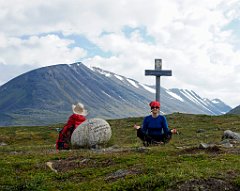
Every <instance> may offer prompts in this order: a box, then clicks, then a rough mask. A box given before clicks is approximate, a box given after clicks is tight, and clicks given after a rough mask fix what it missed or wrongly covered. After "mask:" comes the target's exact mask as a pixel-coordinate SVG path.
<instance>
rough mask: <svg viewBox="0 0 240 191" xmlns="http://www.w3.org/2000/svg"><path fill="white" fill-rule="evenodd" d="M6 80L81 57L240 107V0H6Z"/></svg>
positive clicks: (0, 7)
mask: <svg viewBox="0 0 240 191" xmlns="http://www.w3.org/2000/svg"><path fill="white" fill-rule="evenodd" d="M0 25H1V29H0V71H4V72H2V75H1V76H0V85H2V84H4V83H6V82H7V81H9V80H10V79H12V78H14V77H16V76H18V75H20V74H22V73H25V72H27V71H29V70H32V69H37V68H39V67H43V66H49V65H55V64H63V63H69V64H70V63H74V62H82V63H84V64H85V65H87V66H96V67H100V68H102V69H105V70H108V71H111V72H115V73H117V74H120V75H123V76H126V77H129V78H132V79H135V80H137V81H139V82H141V83H144V84H150V85H152V84H154V83H155V80H154V78H153V77H146V76H144V70H145V69H153V68H154V59H155V58H161V59H162V60H163V69H171V70H172V72H173V76H172V77H168V78H163V79H162V80H161V83H162V86H163V87H165V88H182V89H189V90H194V91H195V92H197V93H198V94H199V95H200V96H202V97H206V98H209V99H214V98H219V99H221V100H222V101H224V102H225V103H226V104H228V105H230V106H232V107H236V106H237V105H240V96H239V92H240V85H239V84H240V0H228V1H226V0H211V1H209V0H201V1H195V0H168V1H163V0H152V1H147V0H129V1H125V0H119V1H117V2H116V1H110V0H101V1H97V0H89V1H84V0H78V1H76V0H68V1H65V0H51V1H44V0H33V1H27V0H20V1H19V2H18V3H16V1H14V0H8V1H4V0H0Z"/></svg>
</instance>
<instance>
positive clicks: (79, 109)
mask: <svg viewBox="0 0 240 191" xmlns="http://www.w3.org/2000/svg"><path fill="white" fill-rule="evenodd" d="M72 110H73V114H72V115H71V116H70V117H69V118H68V121H67V123H66V124H65V125H64V127H63V129H62V130H61V131H60V132H59V136H58V139H57V141H56V149H57V150H63V149H69V148H70V142H71V136H72V133H73V131H74V130H75V129H76V128H77V127H78V126H79V125H80V124H81V123H82V122H84V121H85V120H86V117H85V116H86V115H87V111H86V110H85V109H84V105H83V104H81V103H78V104H76V105H72Z"/></svg>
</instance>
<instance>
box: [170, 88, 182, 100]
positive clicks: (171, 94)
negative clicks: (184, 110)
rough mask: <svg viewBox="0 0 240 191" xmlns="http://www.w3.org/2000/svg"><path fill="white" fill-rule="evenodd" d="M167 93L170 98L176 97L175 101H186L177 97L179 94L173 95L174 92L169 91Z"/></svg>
mask: <svg viewBox="0 0 240 191" xmlns="http://www.w3.org/2000/svg"><path fill="white" fill-rule="evenodd" d="M166 92H167V93H168V94H169V95H170V96H172V97H174V98H175V99H177V100H179V101H181V102H184V100H183V99H182V98H181V97H180V96H179V95H177V94H175V93H173V92H171V91H169V90H166Z"/></svg>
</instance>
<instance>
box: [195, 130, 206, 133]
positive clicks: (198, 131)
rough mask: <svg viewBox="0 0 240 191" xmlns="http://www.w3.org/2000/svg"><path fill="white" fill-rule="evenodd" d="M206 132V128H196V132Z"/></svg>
mask: <svg viewBox="0 0 240 191" xmlns="http://www.w3.org/2000/svg"><path fill="white" fill-rule="evenodd" d="M204 132H206V130H205V129H197V130H196V133H204Z"/></svg>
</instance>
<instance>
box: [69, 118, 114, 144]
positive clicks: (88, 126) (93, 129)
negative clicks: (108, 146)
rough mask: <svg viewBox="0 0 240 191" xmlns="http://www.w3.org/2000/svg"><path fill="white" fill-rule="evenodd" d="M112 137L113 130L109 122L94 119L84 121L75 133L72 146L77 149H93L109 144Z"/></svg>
mask: <svg viewBox="0 0 240 191" xmlns="http://www.w3.org/2000/svg"><path fill="white" fill-rule="evenodd" d="M111 136H112V130H111V127H110V125H109V124H108V122H107V121H105V120H104V119H101V118H92V119H88V120H86V121H84V122H83V123H82V124H80V125H79V126H78V127H77V128H76V129H75V130H74V131H73V134H72V137H71V144H72V145H73V146H77V147H93V146H96V145H98V144H103V143H107V142H108V141H109V140H110V138H111Z"/></svg>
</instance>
